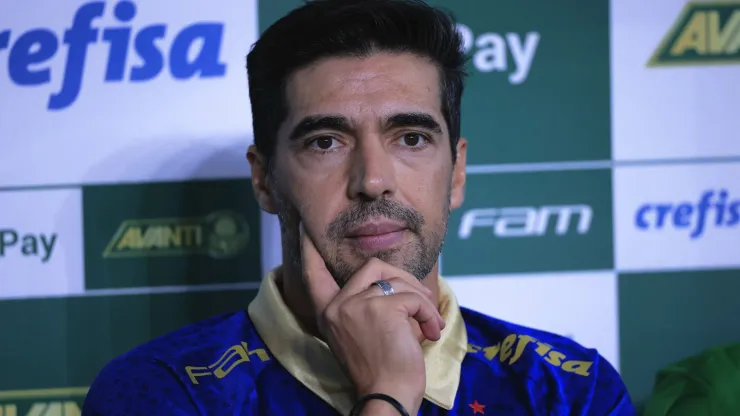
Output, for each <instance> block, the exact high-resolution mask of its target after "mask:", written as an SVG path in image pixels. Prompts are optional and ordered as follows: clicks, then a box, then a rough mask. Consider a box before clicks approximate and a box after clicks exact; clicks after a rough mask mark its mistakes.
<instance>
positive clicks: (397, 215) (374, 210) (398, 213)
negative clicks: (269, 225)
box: [273, 187, 451, 287]
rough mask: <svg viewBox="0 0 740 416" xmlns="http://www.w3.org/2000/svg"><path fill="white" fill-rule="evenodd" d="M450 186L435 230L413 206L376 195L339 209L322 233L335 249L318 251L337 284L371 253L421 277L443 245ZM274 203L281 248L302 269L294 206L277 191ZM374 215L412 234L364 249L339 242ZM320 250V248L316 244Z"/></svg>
mask: <svg viewBox="0 0 740 416" xmlns="http://www.w3.org/2000/svg"><path fill="white" fill-rule="evenodd" d="M450 191H451V190H450V189H449V187H448V190H447V198H446V199H445V201H446V202H445V204H444V206H443V207H442V217H441V218H442V222H441V224H439V225H437V226H436V227H432V228H438V229H439V231H435V230H434V229H429V227H425V225H426V222H425V220H424V217H423V216H422V215H421V214H420V213H419V212H417V211H416V210H414V209H412V208H409V207H407V206H404V205H402V204H400V203H398V202H395V201H393V200H390V199H377V200H373V201H370V202H362V203H359V204H356V205H353V206H352V207H350V208H348V209H347V210H345V211H343V212H342V213H340V214H339V215H338V216H337V218H335V219H334V221H332V222H331V223H330V224H329V226H328V227H327V230H326V232H325V233H324V236H323V237H324V241H326V242H328V243H329V244H330V246H332V247H334V248H335V249H334V250H332V251H331V252H329V253H322V256H323V257H324V262H325V263H326V268H327V270H329V272H330V273H331V275H332V277H334V280H335V281H336V282H337V284H338V285H339V286H340V287H343V286H344V284H345V283H346V282H347V281H349V279H350V278H351V277H352V276H353V275H354V274H355V273H357V271H358V270H359V269H360V267H362V265H363V264H364V263H365V262H366V261H367V260H369V259H370V258H371V257H376V258H378V259H379V260H382V261H384V262H386V263H389V264H391V265H393V266H396V267H398V268H400V269H402V270H404V271H406V272H408V273H409V274H411V275H412V276H414V277H415V278H416V279H417V280H419V281H422V280H424V278H425V277H426V276H427V275H429V273H430V272H431V271H432V269H433V268H434V265H435V264H436V263H437V259H438V258H439V254H440V252H441V251H442V246H443V245H444V238H445V235H446V233H447V225H448V221H449V217H450V203H449V201H450ZM273 197H274V200H275V202H276V205H277V216H278V220H279V222H280V235H281V238H282V241H283V250H284V251H285V254H287V259H288V261H290V263H291V265H292V266H293V267H294V268H295V270H298V271H300V270H302V269H303V267H302V262H301V248H300V244H301V243H300V235H299V231H298V227H299V224H300V221H301V217H300V214H299V212H298V210H297V209H296V207H295V206H294V205H293V204H292V203H290V202H289V201H288V199H287V198H285V197H283V196H282V195H279V194H278V193H277V192H275V194H274V195H273ZM376 217H382V218H388V219H391V220H394V221H399V222H401V223H403V224H405V225H406V226H407V227H408V230H407V232H411V233H412V234H413V235H414V238H413V239H412V240H411V241H409V242H407V243H406V244H405V245H404V246H403V247H400V248H396V249H392V250H386V251H380V252H375V253H365V252H362V251H359V250H356V249H353V248H352V247H347V246H346V245H345V244H342V242H343V240H344V238H345V237H344V236H345V235H346V232H347V231H348V230H350V229H351V228H352V227H354V226H356V225H359V224H361V223H362V222H364V221H366V220H368V219H371V218H376ZM317 248H318V249H319V250H320V251H321V249H320V248H319V247H317ZM348 258H354V259H357V262H356V263H354V262H353V263H350V262H348V261H347V260H345V259H348Z"/></svg>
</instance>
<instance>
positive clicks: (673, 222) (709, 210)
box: [635, 189, 740, 239]
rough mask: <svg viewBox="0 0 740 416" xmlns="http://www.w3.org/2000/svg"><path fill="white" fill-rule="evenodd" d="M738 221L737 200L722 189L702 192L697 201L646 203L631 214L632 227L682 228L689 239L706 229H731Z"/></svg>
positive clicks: (699, 235) (739, 217)
mask: <svg viewBox="0 0 740 416" xmlns="http://www.w3.org/2000/svg"><path fill="white" fill-rule="evenodd" d="M738 224H740V199H730V195H729V193H728V192H727V190H725V189H720V190H707V191H704V192H703V193H702V194H701V195H700V196H699V198H698V200H697V201H681V202H675V203H671V202H651V203H646V204H643V205H642V206H640V207H639V208H638V209H637V212H636V214H635V226H636V227H637V228H638V229H640V230H644V231H660V230H663V229H669V228H673V229H676V230H686V233H687V234H688V236H689V237H690V238H691V239H697V238H699V237H701V236H702V235H703V234H704V233H705V232H706V230H707V229H708V228H733V227H737V226H738Z"/></svg>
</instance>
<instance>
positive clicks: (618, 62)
mask: <svg viewBox="0 0 740 416" xmlns="http://www.w3.org/2000/svg"><path fill="white" fill-rule="evenodd" d="M299 3H300V1H298V0H269V1H266V0H263V1H261V2H259V3H258V1H257V0H224V1H219V2H204V1H198V0H188V1H183V0H160V1H157V2H144V1H139V2H134V1H129V0H121V1H113V0H111V1H80V0H73V1H64V2H59V1H52V0H27V1H24V2H5V3H3V5H2V6H0V415H13V416H16V415H41V414H43V415H47V416H50V415H65V416H69V415H76V414H79V408H80V404H81V402H82V400H83V399H84V395H85V393H86V391H87V386H89V384H90V382H91V381H92V380H93V378H94V377H95V375H96V374H97V373H98V371H99V370H100V369H101V368H102V367H103V366H104V365H105V363H106V362H107V361H108V360H110V359H111V358H113V357H114V356H117V355H119V354H121V353H123V352H125V351H127V350H129V349H131V348H133V347H134V346H136V345H139V344H141V343H143V342H146V341H148V340H150V339H152V338H153V337H156V336H158V335H161V334H163V333H165V332H168V331H170V330H173V329H175V328H178V327H181V326H183V325H186V324H188V323H191V322H194V321H197V320H200V319H202V318H205V317H208V316H212V315H215V314H219V313H223V312H228V311H234V310H239V309H243V308H245V307H246V305H247V304H248V303H249V301H250V300H251V298H252V296H253V295H254V293H255V290H256V288H257V287H258V284H259V280H260V279H261V277H262V275H263V273H265V271H266V270H268V269H270V268H272V267H274V266H275V265H276V264H278V263H279V261H280V245H279V233H278V226H277V221H276V218H274V217H273V216H269V215H266V214H264V213H261V212H260V210H259V207H258V206H257V204H256V202H255V200H254V197H253V195H252V190H251V185H250V182H249V177H248V175H249V167H248V164H247V162H246V160H245V158H244V154H245V151H246V148H247V146H248V145H249V143H250V142H251V114H250V109H249V100H248V91H247V85H246V73H245V69H244V63H245V55H246V54H247V52H248V51H249V48H250V46H251V44H252V43H253V42H254V41H255V40H256V39H257V37H258V35H259V33H260V30H264V28H265V27H267V26H268V25H269V24H271V23H272V22H273V21H274V20H275V19H276V18H278V17H279V16H281V15H283V14H284V13H285V12H287V11H288V10H289V9H290V8H292V7H294V6H296V5H298V4H299ZM434 3H435V4H438V5H442V6H445V7H447V8H449V9H451V10H452V11H453V12H454V13H455V15H456V17H457V19H458V21H459V25H458V29H459V31H460V32H461V33H462V35H463V37H464V39H465V48H466V50H467V51H468V53H469V54H470V56H471V59H470V73H471V78H470V81H469V85H468V89H467V92H466V95H465V97H464V103H463V134H464V136H465V137H467V138H468V140H469V141H470V152H469V167H468V173H469V176H468V191H467V195H466V196H467V198H466V201H465V204H464V205H463V207H462V208H461V209H459V210H457V211H455V212H454V213H453V214H452V218H451V221H450V230H449V233H448V236H447V241H446V245H445V249H444V252H443V253H442V257H441V267H442V273H443V275H445V276H446V277H447V278H448V279H449V281H450V283H451V285H452V286H453V288H454V289H455V290H456V293H457V295H458V297H459V300H460V302H461V304H463V305H464V306H468V307H471V308H473V309H477V310H479V311H482V312H484V313H487V314H489V315H493V316H497V317H500V318H503V319H506V320H510V321H514V322H517V323H520V324H524V325H528V326H533V327H537V328H541V329H545V330H549V331H552V332H555V333H559V334H562V335H565V336H568V337H571V338H573V339H575V340H576V341H578V342H580V343H581V344H584V345H586V346H588V347H593V348H597V349H599V350H600V351H601V353H602V354H603V355H604V356H605V357H606V358H607V359H608V360H609V361H610V362H612V364H614V365H615V366H616V367H617V368H618V369H619V371H620V372H621V374H622V376H623V377H624V379H625V382H626V383H627V385H628V388H629V389H630V391H631V393H632V394H633V396H634V398H635V400H636V401H638V402H640V401H642V400H644V399H645V398H646V397H647V396H648V395H649V394H650V391H651V388H652V383H653V379H654V376H655V372H656V370H657V369H659V368H661V367H663V366H665V365H667V364H669V363H671V362H673V361H675V360H678V359H680V358H683V357H685V356H687V355H690V354H694V353H697V352H699V351H700V350H702V349H703V348H707V347H711V346H715V345H720V344H723V343H727V342H737V341H740V325H739V324H738V322H737V316H740V295H739V294H740V225H739V224H740V115H739V114H740V112H739V111H738V108H739V107H738V98H737V97H740V81H739V80H740V2H738V1H724V2H688V3H687V2H686V1H685V0H662V1H659V2H645V1H640V0H618V1H612V2H611V3H609V2H608V1H607V0H598V1H591V2H589V3H588V4H584V2H582V1H576V0H562V1H560V2H542V1H535V0H502V1H495V2H492V1H489V0H474V1H465V2H459V1H453V0H445V1H441V0H440V1H436V2H434Z"/></svg>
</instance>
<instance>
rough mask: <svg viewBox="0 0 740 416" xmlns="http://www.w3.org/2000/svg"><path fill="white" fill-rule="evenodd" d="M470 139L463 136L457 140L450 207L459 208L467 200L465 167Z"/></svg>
mask: <svg viewBox="0 0 740 416" xmlns="http://www.w3.org/2000/svg"><path fill="white" fill-rule="evenodd" d="M467 158H468V141H467V140H465V138H464V137H461V138H460V140H458V141H457V160H456V161H455V167H454V168H453V169H452V188H451V191H450V208H451V209H458V208H460V206H461V205H462V203H463V201H464V200H465V168H466V167H467Z"/></svg>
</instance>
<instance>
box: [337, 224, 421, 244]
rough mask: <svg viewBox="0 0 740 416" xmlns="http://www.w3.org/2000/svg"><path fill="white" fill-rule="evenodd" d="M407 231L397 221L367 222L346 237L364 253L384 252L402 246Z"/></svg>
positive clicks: (405, 227)
mask: <svg viewBox="0 0 740 416" xmlns="http://www.w3.org/2000/svg"><path fill="white" fill-rule="evenodd" d="M407 229H408V227H407V226H406V225H404V224H402V223H399V222H396V221H390V220H375V221H367V222H364V223H362V224H361V225H359V226H357V227H355V228H353V229H351V230H350V232H349V233H347V235H346V237H347V239H348V241H349V242H350V244H352V245H354V246H355V247H357V248H358V249H361V250H363V251H384V250H390V249H393V248H395V247H397V246H398V245H399V244H401V243H402V242H403V238H404V233H405V232H406V230H407Z"/></svg>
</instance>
